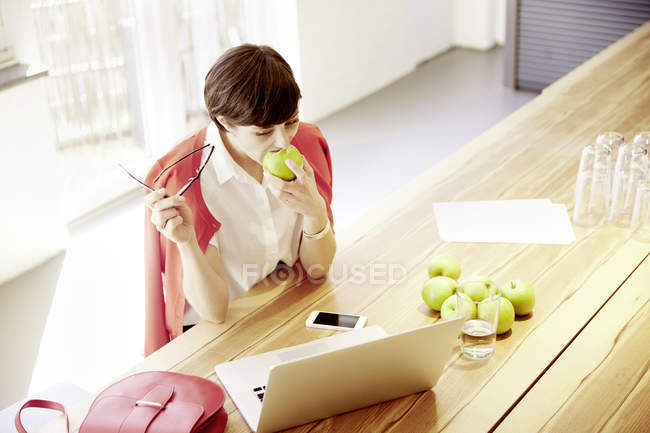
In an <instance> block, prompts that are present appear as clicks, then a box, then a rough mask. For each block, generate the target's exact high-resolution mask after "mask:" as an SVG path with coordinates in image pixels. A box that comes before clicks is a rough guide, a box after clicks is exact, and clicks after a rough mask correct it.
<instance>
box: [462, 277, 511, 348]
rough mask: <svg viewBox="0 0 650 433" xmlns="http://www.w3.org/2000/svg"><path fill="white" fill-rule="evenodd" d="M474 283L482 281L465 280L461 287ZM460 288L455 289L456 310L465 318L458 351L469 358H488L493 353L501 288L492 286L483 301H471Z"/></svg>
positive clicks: (478, 283)
mask: <svg viewBox="0 0 650 433" xmlns="http://www.w3.org/2000/svg"><path fill="white" fill-rule="evenodd" d="M474 284H476V285H480V284H484V282H483V281H466V282H463V283H462V284H461V287H462V286H465V287H467V286H470V285H474ZM459 289H460V288H459ZM461 290H462V289H461ZM461 290H457V291H456V311H457V312H458V315H459V316H461V317H463V318H465V323H464V324H463V328H462V330H461V334H460V351H461V353H462V354H463V355H465V356H466V357H468V358H470V359H485V358H489V357H490V356H492V355H493V354H494V345H495V342H496V337H497V326H498V324H499V306H500V304H501V290H500V289H498V288H494V289H493V291H491V293H489V294H488V297H487V298H486V299H484V300H483V301H473V300H472V299H471V298H470V297H468V296H464V295H463V294H462V293H461Z"/></svg>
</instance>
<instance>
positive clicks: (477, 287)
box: [458, 277, 498, 302]
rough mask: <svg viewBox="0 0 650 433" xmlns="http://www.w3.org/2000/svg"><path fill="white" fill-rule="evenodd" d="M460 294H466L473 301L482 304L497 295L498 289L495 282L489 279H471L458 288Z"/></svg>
mask: <svg viewBox="0 0 650 433" xmlns="http://www.w3.org/2000/svg"><path fill="white" fill-rule="evenodd" d="M458 291H459V292H460V293H465V294H467V296H469V297H470V298H472V301H475V302H481V301H482V300H484V299H487V298H489V297H490V296H492V295H495V294H497V292H498V287H497V285H496V283H495V282H494V281H492V280H491V279H489V278H487V277H471V278H468V279H467V281H465V282H463V283H462V284H461V285H460V287H459V288H458Z"/></svg>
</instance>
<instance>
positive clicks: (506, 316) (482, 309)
mask: <svg viewBox="0 0 650 433" xmlns="http://www.w3.org/2000/svg"><path fill="white" fill-rule="evenodd" d="M499 302H500V303H499V319H498V324H497V334H503V333H505V332H508V330H509V329H510V328H512V324H513V323H515V308H514V307H513V306H512V304H511V303H510V301H508V299H506V298H503V297H502V298H500V299H499ZM496 309H497V303H496V302H483V303H480V304H478V318H479V319H482V320H485V321H487V322H490V323H493V320H494V315H495V314H496Z"/></svg>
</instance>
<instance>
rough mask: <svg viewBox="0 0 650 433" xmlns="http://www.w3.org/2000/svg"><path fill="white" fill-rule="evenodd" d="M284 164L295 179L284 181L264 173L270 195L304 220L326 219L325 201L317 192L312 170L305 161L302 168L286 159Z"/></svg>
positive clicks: (305, 160) (304, 160)
mask: <svg viewBox="0 0 650 433" xmlns="http://www.w3.org/2000/svg"><path fill="white" fill-rule="evenodd" d="M285 164H287V167H289V168H290V169H291V171H293V172H294V173H295V175H296V178H295V179H294V180H291V181H285V180H282V179H280V178H279V177H276V176H273V175H272V174H270V173H268V172H267V171H264V179H265V182H266V185H267V186H268V188H269V190H270V191H271V193H272V194H273V195H274V196H275V197H277V199H278V200H280V202H282V203H284V204H285V205H286V206H287V207H289V208H290V209H292V210H293V211H295V212H297V213H299V214H302V215H304V216H305V217H306V218H309V219H314V220H322V219H323V217H324V218H327V207H326V206H325V200H323V197H321V195H320V193H319V192H318V188H317V187H316V180H315V178H314V170H313V169H312V168H311V166H310V165H309V162H307V159H306V158H304V159H303V167H302V168H300V167H299V166H298V164H296V163H295V162H294V161H292V160H290V159H287V160H286V161H285ZM324 224H325V223H323V225H324Z"/></svg>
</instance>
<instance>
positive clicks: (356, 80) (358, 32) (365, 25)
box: [297, 0, 452, 121]
mask: <svg viewBox="0 0 650 433" xmlns="http://www.w3.org/2000/svg"><path fill="white" fill-rule="evenodd" d="M297 6H298V11H297V13H298V34H299V36H300V37H299V38H298V40H299V44H300V69H301V78H302V89H301V90H302V93H303V107H302V113H303V118H305V119H306V120H312V121H313V120H317V119H320V118H322V117H324V116H326V115H328V114H331V113H333V112H335V111H337V110H340V109H341V108H343V107H344V106H346V105H349V104H351V103H353V102H354V101H356V100H358V99H360V98H363V97H364V96H367V95H369V94H371V93H373V92H375V91H377V90H378V89H380V88H381V87H384V86H386V85H387V84H389V83H390V82H392V81H394V80H396V79H398V78H400V77H402V76H403V75H405V74H407V73H408V72H410V71H411V70H412V69H413V68H415V66H416V65H417V64H418V63H420V62H422V61H423V60H426V59H428V58H430V57H433V56H434V55H436V54H438V53H441V52H443V51H445V50H447V49H448V48H450V47H451V46H452V22H451V20H452V7H451V0H442V1H426V2H424V1H418V0H404V1H391V0H355V1H349V0H328V1H297Z"/></svg>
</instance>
